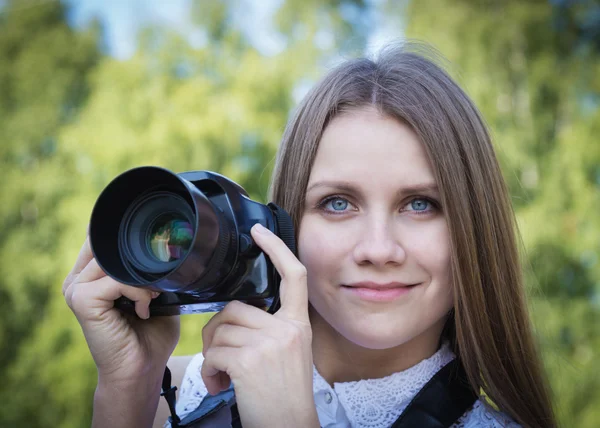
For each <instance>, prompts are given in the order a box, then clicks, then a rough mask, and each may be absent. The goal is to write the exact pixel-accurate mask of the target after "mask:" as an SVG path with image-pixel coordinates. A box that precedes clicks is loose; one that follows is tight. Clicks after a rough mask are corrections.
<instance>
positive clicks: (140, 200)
mask: <svg viewBox="0 0 600 428" xmlns="http://www.w3.org/2000/svg"><path fill="white" fill-rule="evenodd" d="M233 227H234V226H233V225H231V224H230V223H229V222H228V221H227V219H226V218H225V217H224V216H223V215H222V214H221V213H220V212H219V210H218V209H216V208H215V206H214V205H213V203H212V202H211V201H210V200H209V199H208V198H207V196H206V195H205V194H204V193H203V192H201V191H200V190H199V189H198V188H197V187H195V186H194V185H193V184H191V183H190V182H188V181H186V180H184V179H182V178H181V177H179V176H178V175H177V174H174V173H172V172H171V171H168V170H166V169H163V168H158V167H140V168H135V169H132V170H129V171H126V172H125V173H123V174H121V175H120V176H118V177H117V178H115V179H114V180H113V181H112V182H111V183H110V184H109V185H108V186H107V187H106V188H105V189H104V191H103V192H102V193H101V194H100V196H99V198H98V200H97V201H96V205H95V206H94V209H93V211H92V216H91V221H90V240H91V242H92V250H93V252H94V256H95V257H96V259H97V261H98V264H99V265H100V267H101V268H102V269H103V270H104V271H105V272H106V273H107V274H108V275H110V276H111V277H113V278H114V279H115V280H117V281H119V282H121V283H124V284H128V285H133V286H142V287H151V288H154V289H156V290H158V291H173V292H185V291H186V288H187V287H189V286H190V285H191V284H194V283H195V284H196V285H195V291H197V292H199V291H206V290H198V289H197V283H198V279H199V278H201V277H203V276H205V275H210V274H211V272H215V271H218V270H219V269H220V265H221V264H222V262H223V259H224V257H225V254H226V253H227V252H228V248H229V246H230V239H231V235H232V233H231V232H232V230H231V229H232V228H233ZM209 271H210V272H209ZM208 283H210V282H208Z"/></svg>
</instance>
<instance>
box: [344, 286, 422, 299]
mask: <svg viewBox="0 0 600 428" xmlns="http://www.w3.org/2000/svg"><path fill="white" fill-rule="evenodd" d="M418 285H419V284H402V283H397V282H395V283H386V284H377V283H373V282H361V283H356V284H351V285H343V286H342V290H344V292H347V293H350V294H352V295H354V296H357V297H359V298H360V299H362V300H368V301H371V302H391V301H393V300H395V299H397V298H399V297H401V296H404V295H406V294H408V293H410V292H411V290H413V289H414V288H415V287H417V286H418Z"/></svg>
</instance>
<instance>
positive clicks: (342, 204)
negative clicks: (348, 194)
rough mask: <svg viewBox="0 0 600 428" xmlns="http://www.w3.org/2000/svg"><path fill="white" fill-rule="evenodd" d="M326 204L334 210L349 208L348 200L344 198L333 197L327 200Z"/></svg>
mask: <svg viewBox="0 0 600 428" xmlns="http://www.w3.org/2000/svg"><path fill="white" fill-rule="evenodd" d="M324 206H325V208H327V209H330V210H332V211H344V210H346V208H348V201H347V200H345V199H342V198H332V199H329V200H328V201H325V204H324Z"/></svg>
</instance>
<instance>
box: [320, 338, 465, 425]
mask: <svg viewBox="0 0 600 428" xmlns="http://www.w3.org/2000/svg"><path fill="white" fill-rule="evenodd" d="M454 358H455V355H454V354H453V353H452V351H451V350H450V347H449V346H448V344H444V345H442V347H441V348H440V349H439V350H438V351H437V352H436V353H435V354H433V355H432V356H431V357H429V358H427V359H425V360H423V361H421V362H420V363H418V364H417V365H415V366H413V367H410V368H408V369H406V370H404V371H401V372H397V373H394V374H392V375H390V376H386V377H383V378H380V379H363V380H359V381H354V382H341V383H334V385H333V388H331V386H330V385H329V384H328V383H327V381H325V379H323V377H322V376H321V375H320V374H319V372H318V371H317V369H316V367H315V368H314V370H313V392H314V395H315V398H317V397H319V396H321V397H327V398H326V403H327V404H333V405H334V406H333V408H331V406H330V410H329V411H330V412H331V414H330V418H331V419H332V420H333V419H335V420H338V421H339V419H340V416H341V415H340V413H341V412H344V413H345V414H346V418H347V419H348V421H349V422H350V424H351V426H360V427H370V428H379V427H389V426H390V425H392V424H393V423H394V421H396V419H398V417H399V416H400V414H401V413H402V412H403V411H404V409H405V408H406V406H408V404H409V403H410V401H411V400H412V398H413V397H414V396H415V395H416V394H417V392H419V391H420V390H421V388H422V387H423V386H424V385H425V384H426V383H427V382H428V381H429V380H430V379H431V378H432V377H433V375H434V374H436V373H437V372H438V371H439V370H440V369H441V368H442V367H444V366H445V365H446V364H448V363H449V362H450V361H451V360H452V359H454ZM316 404H317V411H318V413H319V419H321V418H324V419H329V417H328V416H327V415H326V414H324V413H327V410H326V409H323V406H319V403H318V402H317V403H316Z"/></svg>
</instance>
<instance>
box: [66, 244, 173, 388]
mask: <svg viewBox="0 0 600 428" xmlns="http://www.w3.org/2000/svg"><path fill="white" fill-rule="evenodd" d="M63 294H64V296H65V300H66V301H67V304H68V305H69V307H70V308H71V310H72V311H73V313H74V314H75V316H76V317H77V320H78V321H79V324H81V328H82V330H83V333H84V335H85V339H86V341H87V344H88V347H89V348H90V351H91V353H92V357H93V358H94V361H95V363H96V366H97V368H98V378H99V382H102V381H104V382H108V383H110V384H112V385H121V386H123V385H128V384H131V385H134V384H136V383H138V384H139V383H140V380H143V379H144V378H146V380H148V378H147V377H148V376H150V377H156V376H158V377H160V379H162V373H163V371H164V367H165V365H166V363H167V360H168V359H169V357H170V356H171V353H172V352H173V350H174V349H175V346H176V345H177V341H178V340H179V317H177V316H158V317H152V318H149V308H148V306H149V304H150V302H151V300H152V299H153V298H156V297H157V296H158V293H156V292H152V291H150V290H147V289H143V288H137V287H132V286H128V285H124V284H121V283H119V282H117V281H115V280H114V279H112V278H111V277H109V276H107V275H106V274H105V273H104V271H103V270H102V269H101V268H100V266H99V265H98V263H97V262H96V259H95V258H94V256H93V254H92V250H91V247H90V243H89V237H88V238H87V239H86V240H85V243H84V244H83V247H82V248H81V251H80V253H79V256H78V258H77V261H76V262H75V265H74V266H73V269H72V270H71V272H70V273H69V274H68V275H67V277H66V279H65V281H64V283H63ZM121 296H124V297H127V298H128V299H130V300H132V301H134V302H135V312H136V314H137V315H132V314H127V313H124V312H122V311H120V310H118V309H117V308H115V307H114V301H115V300H116V299H117V298H119V297H121Z"/></svg>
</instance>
